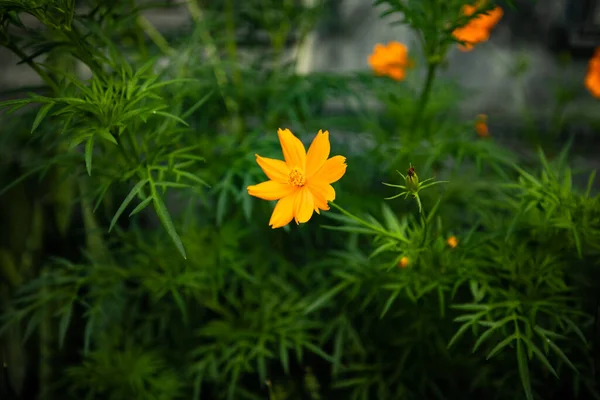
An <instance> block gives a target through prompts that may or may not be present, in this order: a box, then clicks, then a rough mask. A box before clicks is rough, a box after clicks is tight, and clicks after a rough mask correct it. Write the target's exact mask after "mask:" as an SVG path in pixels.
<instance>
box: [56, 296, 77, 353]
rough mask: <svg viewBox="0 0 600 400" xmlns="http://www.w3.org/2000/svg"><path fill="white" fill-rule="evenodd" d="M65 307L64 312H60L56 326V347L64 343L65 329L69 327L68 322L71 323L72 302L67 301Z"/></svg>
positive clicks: (60, 347) (61, 346)
mask: <svg viewBox="0 0 600 400" xmlns="http://www.w3.org/2000/svg"><path fill="white" fill-rule="evenodd" d="M65 308H66V309H67V311H66V312H64V313H63V314H62V317H61V318H60V323H59V326H58V348H59V349H62V348H63V345H64V343H65V336H66V335H67V329H68V328H69V324H70V323H71V314H72V313H73V303H69V304H68V305H67V306H65Z"/></svg>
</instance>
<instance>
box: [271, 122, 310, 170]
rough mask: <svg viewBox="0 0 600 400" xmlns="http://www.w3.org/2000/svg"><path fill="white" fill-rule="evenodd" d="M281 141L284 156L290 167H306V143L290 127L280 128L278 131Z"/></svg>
mask: <svg viewBox="0 0 600 400" xmlns="http://www.w3.org/2000/svg"><path fill="white" fill-rule="evenodd" d="M277 135H278V136H279V143H280V144H281V150H282V151H283V158H285V162H286V163H287V165H288V167H290V168H293V167H299V168H301V169H302V170H304V168H305V167H306V149H305V148H304V145H303V144H302V142H301V141H300V139H298V138H297V137H296V136H294V134H293V133H292V132H291V131H290V130H289V129H279V130H278V131H277Z"/></svg>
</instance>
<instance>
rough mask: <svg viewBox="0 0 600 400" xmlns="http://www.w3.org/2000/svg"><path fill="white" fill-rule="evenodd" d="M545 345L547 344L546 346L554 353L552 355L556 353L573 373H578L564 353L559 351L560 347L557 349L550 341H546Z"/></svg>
mask: <svg viewBox="0 0 600 400" xmlns="http://www.w3.org/2000/svg"><path fill="white" fill-rule="evenodd" d="M546 343H547V344H548V346H550V348H551V349H552V350H553V351H554V353H556V355H557V356H558V357H559V358H560V359H561V360H563V361H564V363H565V364H567V365H568V366H569V367H570V368H571V369H572V370H573V371H575V372H576V373H579V371H578V370H577V368H576V367H575V366H574V365H573V363H572V362H571V360H569V358H568V357H567V356H566V355H565V353H563V351H562V350H561V349H560V347H558V346H557V345H556V344H555V343H554V342H553V341H552V340H550V339H548V340H547V341H546Z"/></svg>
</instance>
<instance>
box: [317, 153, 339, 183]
mask: <svg viewBox="0 0 600 400" xmlns="http://www.w3.org/2000/svg"><path fill="white" fill-rule="evenodd" d="M345 162H346V157H343V156H335V157H331V158H330V159H329V160H327V161H325V163H324V164H323V166H322V167H321V169H319V171H317V173H316V174H314V175H313V176H312V178H311V181H313V182H315V183H333V182H337V181H339V180H340V179H341V178H342V176H344V174H345V173H346V167H347V165H346V164H345Z"/></svg>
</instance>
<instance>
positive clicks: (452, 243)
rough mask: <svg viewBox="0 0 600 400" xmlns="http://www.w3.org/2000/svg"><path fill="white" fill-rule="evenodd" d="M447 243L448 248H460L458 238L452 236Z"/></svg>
mask: <svg viewBox="0 0 600 400" xmlns="http://www.w3.org/2000/svg"><path fill="white" fill-rule="evenodd" d="M446 243H448V246H450V247H452V248H455V247H456V246H458V239H457V238H456V236H450V237H449V238H448V240H447V241H446Z"/></svg>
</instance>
